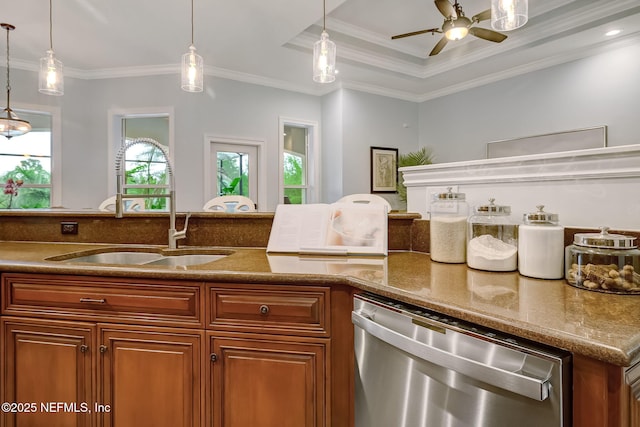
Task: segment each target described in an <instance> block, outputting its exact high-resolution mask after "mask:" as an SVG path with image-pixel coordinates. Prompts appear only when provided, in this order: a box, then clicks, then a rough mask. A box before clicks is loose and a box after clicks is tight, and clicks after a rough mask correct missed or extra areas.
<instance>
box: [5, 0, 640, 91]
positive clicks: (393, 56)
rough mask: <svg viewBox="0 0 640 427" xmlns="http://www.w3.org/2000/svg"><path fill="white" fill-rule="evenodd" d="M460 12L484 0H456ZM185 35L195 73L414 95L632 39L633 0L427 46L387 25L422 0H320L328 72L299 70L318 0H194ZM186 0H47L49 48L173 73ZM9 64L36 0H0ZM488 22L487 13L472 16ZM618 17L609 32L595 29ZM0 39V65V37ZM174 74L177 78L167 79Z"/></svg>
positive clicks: (436, 21) (77, 68)
mask: <svg viewBox="0 0 640 427" xmlns="http://www.w3.org/2000/svg"><path fill="white" fill-rule="evenodd" d="M460 4H461V5H462V7H463V9H464V11H465V13H466V15H467V16H469V17H470V16H472V15H475V14H476V13H479V12H481V11H483V10H485V9H488V8H489V7H490V1H489V0H460ZM194 5H195V6H194V7H195V46H196V48H197V50H198V53H200V54H201V55H202V56H203V57H204V62H205V69H206V71H205V72H206V73H207V74H209V75H213V76H219V77H225V78H231V79H235V80H240V81H245V82H252V83H257V84H263V85H267V86H273V87H278V88H284V89H290V90H295V91H300V92H304V93H311V94H323V93H327V92H329V91H331V90H334V89H335V88H338V87H347V88H354V89H359V90H364V91H367V92H372V93H378V94H382V95H388V96H394V97H398V98H401V99H408V100H413V101H423V100H427V99H432V98H436V97H438V96H442V95H446V94H449V93H453V92H456V91H459V90H463V89H467V88H470V87H474V86H478V85H481V84H485V83H489V82H492V81H496V80H500V79H503V78H508V77H511V76H514V75H518V74H522V73H525V72H528V71H532V70H536V69H541V68H545V67H548V66H551V65H555V64H559V63H562V62H566V61H570V60H574V59H578V58H581V57H585V56H588V55H591V54H593V53H597V52H601V51H603V50H604V49H607V48H608V47H610V46H612V45H617V44H618V45H622V44H626V43H640V2H639V1H638V0H615V1H610V0H529V22H528V23H527V25H525V26H524V27H522V28H520V29H517V30H515V31H511V32H509V33H506V34H507V35H508V38H507V39H506V40H505V41H504V42H502V43H492V42H488V41H485V40H481V39H477V38H474V37H473V36H468V37H467V38H465V39H464V40H461V41H459V42H449V43H448V45H447V46H446V47H445V49H444V50H443V51H442V52H441V53H440V54H439V55H437V56H433V57H429V56H428V54H429V52H430V51H431V49H432V48H433V46H434V45H435V43H436V42H437V41H438V40H439V38H440V37H441V35H439V34H436V35H435V36H434V35H431V34H424V35H419V36H415V37H409V38H405V39H399V40H393V41H392V40H391V36H392V35H395V34H399V33H406V32H410V31H416V30H421V29H426V28H433V27H439V26H441V25H442V21H443V18H442V15H440V13H439V12H438V10H437V9H436V7H435V5H434V4H433V1H432V0H327V21H326V26H327V31H328V33H329V36H330V38H331V39H332V40H334V41H335V42H336V44H337V50H338V64H337V67H338V69H339V71H340V73H339V76H338V79H337V81H336V82H335V83H333V84H330V85H321V84H317V83H313V81H312V80H311V49H312V45H313V43H314V42H315V41H316V40H317V39H318V38H319V35H320V32H321V29H322V1H321V0H304V1H302V0H268V1H265V0H235V1H229V0H226V1H222V0H194ZM190 7H191V3H190V1H189V0H181V1H178V0H172V1H167V0H165V1H162V0H107V1H105V0H53V43H54V50H55V52H56V56H57V57H58V58H59V59H60V60H62V61H63V63H64V65H65V68H66V74H67V75H68V76H71V77H77V78H84V79H95V78H106V77H117V76H138V75H151V74H169V73H178V70H179V62H180V60H181V56H182V54H183V53H185V52H186V51H187V48H188V46H189V44H190V37H191V29H190ZM0 10H1V11H2V16H0V21H3V22H8V23H10V24H13V25H15V26H16V30H15V31H13V32H12V33H11V34H10V46H11V67H12V68H21V69H30V70H36V69H37V62H38V60H39V58H40V57H41V56H44V53H45V51H46V50H47V49H48V47H49V2H48V1H47V0H19V1H16V0H0ZM478 25H479V26H482V27H485V28H490V23H489V22H488V21H485V22H482V23H480V24H478ZM614 28H618V29H621V30H622V32H621V33H620V34H619V35H618V36H614V37H605V36H604V33H605V32H606V31H608V30H610V29H614ZM4 35H5V34H3V41H2V43H1V44H0V46H1V49H0V57H1V58H2V63H1V64H2V65H4V63H5V58H4V57H5V53H4V52H5V48H6V47H5V43H4ZM176 84H178V83H176Z"/></svg>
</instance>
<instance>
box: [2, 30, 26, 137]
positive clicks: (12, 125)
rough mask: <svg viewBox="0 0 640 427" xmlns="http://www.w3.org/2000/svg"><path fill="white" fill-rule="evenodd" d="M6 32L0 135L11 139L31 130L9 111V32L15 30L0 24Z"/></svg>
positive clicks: (23, 121) (24, 121)
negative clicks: (5, 75)
mask: <svg viewBox="0 0 640 427" xmlns="http://www.w3.org/2000/svg"><path fill="white" fill-rule="evenodd" d="M0 27H2V28H4V29H5V30H7V106H6V108H5V109H4V110H3V111H2V114H0V135H3V136H5V137H6V138H7V139H11V138H13V137H14V136H20V135H24V134H25V133H27V132H29V131H30V130H31V125H30V124H29V122H28V121H26V120H22V119H20V118H18V116H16V114H15V113H14V112H13V110H11V102H10V101H11V84H10V83H9V31H12V30H15V28H16V27H14V26H13V25H11V24H0Z"/></svg>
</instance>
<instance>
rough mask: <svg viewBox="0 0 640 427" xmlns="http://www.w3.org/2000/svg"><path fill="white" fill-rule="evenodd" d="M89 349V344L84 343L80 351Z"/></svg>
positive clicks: (83, 351) (84, 351)
mask: <svg viewBox="0 0 640 427" xmlns="http://www.w3.org/2000/svg"><path fill="white" fill-rule="evenodd" d="M87 351H89V346H88V345H86V344H82V345H81V346H80V353H86V352H87Z"/></svg>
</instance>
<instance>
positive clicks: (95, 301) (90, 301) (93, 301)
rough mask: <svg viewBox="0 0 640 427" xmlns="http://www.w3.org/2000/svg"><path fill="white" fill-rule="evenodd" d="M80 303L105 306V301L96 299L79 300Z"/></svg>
mask: <svg viewBox="0 0 640 427" xmlns="http://www.w3.org/2000/svg"><path fill="white" fill-rule="evenodd" d="M80 302H86V303H91V304H105V303H106V302H107V300H106V299H104V298H101V299H96V298H80Z"/></svg>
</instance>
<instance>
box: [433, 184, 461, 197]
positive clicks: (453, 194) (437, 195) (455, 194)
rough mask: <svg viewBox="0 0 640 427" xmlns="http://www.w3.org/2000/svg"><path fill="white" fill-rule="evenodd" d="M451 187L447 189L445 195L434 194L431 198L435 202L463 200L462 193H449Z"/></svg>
mask: <svg viewBox="0 0 640 427" xmlns="http://www.w3.org/2000/svg"><path fill="white" fill-rule="evenodd" d="M451 189H452V187H447V192H446V193H436V194H434V195H433V198H434V199H436V200H464V199H465V194H464V193H454V192H453V191H451Z"/></svg>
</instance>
